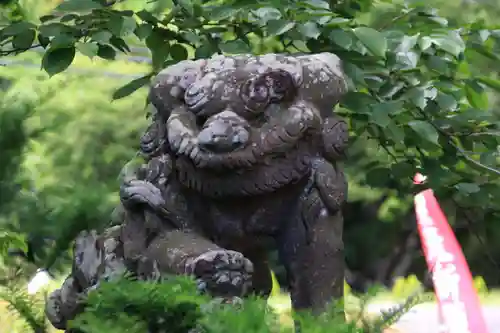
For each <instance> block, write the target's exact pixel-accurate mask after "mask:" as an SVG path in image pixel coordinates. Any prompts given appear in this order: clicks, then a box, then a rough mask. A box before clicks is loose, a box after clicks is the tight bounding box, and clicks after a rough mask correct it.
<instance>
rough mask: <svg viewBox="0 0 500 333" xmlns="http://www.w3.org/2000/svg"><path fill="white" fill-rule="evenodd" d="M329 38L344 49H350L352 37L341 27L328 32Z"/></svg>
mask: <svg viewBox="0 0 500 333" xmlns="http://www.w3.org/2000/svg"><path fill="white" fill-rule="evenodd" d="M329 37H330V40H331V41H332V42H334V43H335V44H337V45H338V46H340V47H341V48H343V49H345V50H350V48H351V46H352V42H353V41H352V37H351V36H350V35H349V34H348V33H347V32H345V31H344V30H342V29H335V30H333V31H332V32H331V33H330V36H329Z"/></svg>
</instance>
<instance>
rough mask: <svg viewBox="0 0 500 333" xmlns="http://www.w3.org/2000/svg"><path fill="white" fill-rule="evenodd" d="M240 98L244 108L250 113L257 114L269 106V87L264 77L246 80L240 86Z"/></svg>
mask: <svg viewBox="0 0 500 333" xmlns="http://www.w3.org/2000/svg"><path fill="white" fill-rule="evenodd" d="M240 97H241V99H242V100H243V102H244V103H245V107H246V108H247V109H248V110H250V111H252V112H259V111H261V110H263V109H264V108H265V107H266V106H267V105H268V104H269V87H268V84H267V82H266V80H265V78H264V77H256V78H252V79H249V80H247V81H246V82H245V83H243V85H242V86H241V90H240Z"/></svg>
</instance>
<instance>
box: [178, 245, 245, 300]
mask: <svg viewBox="0 0 500 333" xmlns="http://www.w3.org/2000/svg"><path fill="white" fill-rule="evenodd" d="M186 273H187V274H189V275H194V276H195V278H196V281H197V283H198V289H199V290H200V291H202V292H208V293H210V294H211V295H213V296H222V297H225V296H240V297H241V296H243V295H245V294H246V293H247V292H248V290H249V289H250V287H251V284H252V273H253V264H252V262H251V261H250V260H248V259H247V258H245V257H244V256H243V255H242V254H241V253H239V252H236V251H229V250H213V251H208V252H206V253H203V254H202V255H200V256H198V257H196V258H194V259H192V260H190V261H189V262H188V263H187V264H186Z"/></svg>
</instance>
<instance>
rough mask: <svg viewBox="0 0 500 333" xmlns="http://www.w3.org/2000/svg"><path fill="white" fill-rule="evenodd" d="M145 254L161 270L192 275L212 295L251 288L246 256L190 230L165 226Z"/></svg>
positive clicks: (229, 294)
mask: <svg viewBox="0 0 500 333" xmlns="http://www.w3.org/2000/svg"><path fill="white" fill-rule="evenodd" d="M145 255H146V256H147V257H148V258H152V259H155V260H156V261H157V263H158V266H159V268H160V271H162V272H170V273H173V274H186V275H192V276H194V277H195V278H196V280H197V283H198V286H199V288H200V289H201V290H203V291H207V292H209V293H210V294H211V295H213V296H221V297H232V296H238V297H242V296H244V295H245V294H247V293H248V292H249V290H250V288H251V284H252V273H253V265H252V262H251V261H250V260H248V259H247V258H245V257H244V256H243V254H241V253H240V252H236V251H231V250H226V249H223V248H221V247H219V246H218V245H216V244H215V243H213V242H211V241H210V240H208V239H206V238H205V237H203V236H201V235H199V234H197V233H194V232H187V231H182V230H177V229H174V230H165V231H163V232H162V233H161V234H160V235H158V236H157V237H156V238H155V239H154V240H153V241H152V242H151V244H150V245H149V246H148V248H147V250H146V253H145Z"/></svg>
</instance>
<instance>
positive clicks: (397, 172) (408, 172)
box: [391, 161, 415, 179]
mask: <svg viewBox="0 0 500 333" xmlns="http://www.w3.org/2000/svg"><path fill="white" fill-rule="evenodd" d="M391 171H392V174H393V175H394V177H396V178H398V179H403V178H409V177H413V175H414V174H415V167H414V166H413V165H411V164H410V163H408V162H406V161H403V162H398V163H396V164H393V165H391Z"/></svg>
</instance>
